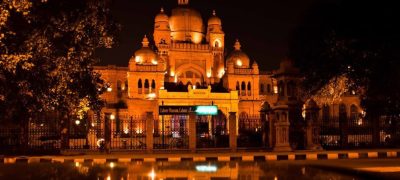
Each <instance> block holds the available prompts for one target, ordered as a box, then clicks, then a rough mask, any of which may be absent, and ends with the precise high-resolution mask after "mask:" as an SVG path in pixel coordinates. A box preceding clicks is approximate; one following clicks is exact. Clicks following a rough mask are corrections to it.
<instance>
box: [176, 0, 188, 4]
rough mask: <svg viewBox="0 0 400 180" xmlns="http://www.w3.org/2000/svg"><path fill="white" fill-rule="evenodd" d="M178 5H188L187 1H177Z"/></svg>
mask: <svg viewBox="0 0 400 180" xmlns="http://www.w3.org/2000/svg"><path fill="white" fill-rule="evenodd" d="M178 4H179V5H188V4H189V0H178Z"/></svg>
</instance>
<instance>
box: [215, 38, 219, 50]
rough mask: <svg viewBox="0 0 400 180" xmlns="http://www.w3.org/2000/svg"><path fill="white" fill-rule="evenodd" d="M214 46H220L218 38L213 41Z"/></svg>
mask: <svg viewBox="0 0 400 180" xmlns="http://www.w3.org/2000/svg"><path fill="white" fill-rule="evenodd" d="M214 47H217V48H218V47H220V46H219V42H218V40H217V41H215V43H214Z"/></svg>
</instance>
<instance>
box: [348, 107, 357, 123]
mask: <svg viewBox="0 0 400 180" xmlns="http://www.w3.org/2000/svg"><path fill="white" fill-rule="evenodd" d="M350 120H351V122H352V123H356V121H357V120H358V108H357V106H356V105H354V104H353V105H351V107H350Z"/></svg>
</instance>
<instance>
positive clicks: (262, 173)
mask: <svg viewBox="0 0 400 180" xmlns="http://www.w3.org/2000/svg"><path fill="white" fill-rule="evenodd" d="M0 179H97V180H113V179H116V180H153V179H157V180H170V179H171V180H173V179H175V180H206V179H210V180H225V179H239V180H253V179H254V180H255V179H271V180H281V179H358V178H354V177H350V176H347V175H343V174H339V173H335V172H330V171H326V170H321V169H318V168H314V167H304V166H299V165H293V164H288V163H265V162H262V163H258V162H251V163H250V162H249V163H245V162H226V163H220V162H203V163H193V162H181V163H170V162H159V163H143V162H132V163H114V162H111V163H107V164H94V163H53V164H50V163H36V164H35V163H33V164H24V163H17V164H10V165H7V164H1V165H0Z"/></svg>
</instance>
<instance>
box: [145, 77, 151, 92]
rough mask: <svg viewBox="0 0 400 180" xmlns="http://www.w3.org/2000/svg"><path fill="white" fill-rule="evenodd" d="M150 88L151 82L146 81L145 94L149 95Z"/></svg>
mask: <svg viewBox="0 0 400 180" xmlns="http://www.w3.org/2000/svg"><path fill="white" fill-rule="evenodd" d="M149 88H150V85H149V80H148V79H146V80H145V81H144V93H145V94H149Z"/></svg>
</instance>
